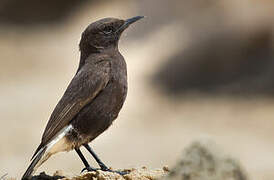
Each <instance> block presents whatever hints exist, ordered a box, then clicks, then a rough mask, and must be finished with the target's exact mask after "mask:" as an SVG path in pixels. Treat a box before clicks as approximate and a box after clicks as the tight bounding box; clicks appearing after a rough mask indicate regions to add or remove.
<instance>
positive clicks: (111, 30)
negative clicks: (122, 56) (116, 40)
mask: <svg viewBox="0 0 274 180" xmlns="http://www.w3.org/2000/svg"><path fill="white" fill-rule="evenodd" d="M103 32H104V34H110V33H112V32H113V29H112V27H110V26H106V27H104V29H103Z"/></svg>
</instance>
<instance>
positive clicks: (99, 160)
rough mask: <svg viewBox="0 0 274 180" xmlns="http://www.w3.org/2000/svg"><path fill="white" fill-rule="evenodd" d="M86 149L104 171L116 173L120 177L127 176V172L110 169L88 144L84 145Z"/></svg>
mask: <svg viewBox="0 0 274 180" xmlns="http://www.w3.org/2000/svg"><path fill="white" fill-rule="evenodd" d="M84 147H85V148H86V149H87V150H88V152H90V154H91V155H92V156H93V157H94V159H95V160H96V162H97V163H98V165H99V166H100V168H101V170H102V171H109V172H116V173H118V174H120V175H125V174H127V172H122V171H112V170H111V169H109V168H108V167H107V166H106V165H105V164H104V163H103V162H102V161H101V159H100V158H99V157H98V156H97V155H96V154H95V152H94V151H93V150H92V148H91V147H90V146H89V145H88V144H84Z"/></svg>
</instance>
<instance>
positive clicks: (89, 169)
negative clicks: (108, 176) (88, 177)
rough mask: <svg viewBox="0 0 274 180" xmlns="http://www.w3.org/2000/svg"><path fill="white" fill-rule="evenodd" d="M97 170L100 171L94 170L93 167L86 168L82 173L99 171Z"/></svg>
mask: <svg viewBox="0 0 274 180" xmlns="http://www.w3.org/2000/svg"><path fill="white" fill-rule="evenodd" d="M97 170H100V169H98V168H93V167H85V168H84V169H82V171H81V173H83V172H84V171H88V172H90V171H97Z"/></svg>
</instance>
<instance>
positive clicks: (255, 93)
mask: <svg viewBox="0 0 274 180" xmlns="http://www.w3.org/2000/svg"><path fill="white" fill-rule="evenodd" d="M273 10H274V3H273V1H271V0H261V1H258V0H226V1H218V0H206V1H205V0H194V1H188V0H170V1H166V0H139V1H133V0H128V1H126V0H113V1H106V0H105V1H104V0H103V1H93V0H90V1H87V0H83V1H77V0H58V1H55V0H48V1H39V2H38V1H36V0H29V1H23V0H2V1H0V59H1V61H0V83H1V84H0V92H1V93H0V99H1V103H0V114H1V126H0V132H1V133H0V142H1V146H0V176H1V175H3V174H5V173H8V175H9V176H10V177H16V178H20V177H21V175H22V174H23V173H24V171H25V170H26V168H27V166H28V165H29V163H30V162H29V160H30V158H31V156H32V155H33V153H34V150H35V149H36V147H37V146H38V145H39V143H40V139H41V136H42V132H43V130H44V128H45V126H46V123H47V121H48V118H49V116H50V114H51V112H52V111H53V109H54V107H55V105H56V104H57V102H58V100H59V99H60V98H61V96H62V94H63V92H64V91H65V89H66V87H67V85H68V83H69V82H70V80H71V79H72V77H73V75H74V74H75V72H76V70H77V67H78V63H79V51H78V49H79V48H78V43H79V40H80V35H81V33H82V31H83V30H84V29H85V27H86V26H87V25H88V24H89V23H91V22H93V21H96V20H98V19H100V18H103V17H117V18H124V19H125V18H129V17H132V16H136V15H145V16H146V18H145V19H143V20H141V21H140V22H138V23H136V24H134V25H133V26H132V27H130V28H129V29H128V30H127V31H126V32H125V33H124V34H123V36H122V38H121V41H120V46H119V48H120V51H121V53H122V54H123V55H124V57H125V59H126V61H127V65H128V80H129V91H128V97H127V100H126V103H125V104H124V107H123V109H122V111H121V112H120V115H119V117H118V119H117V120H116V121H115V122H114V124H113V126H112V127H110V128H109V130H108V131H106V132H105V133H103V134H102V135H101V136H99V137H98V138H97V139H96V140H95V141H94V142H92V143H91V144H92V146H93V148H94V150H95V151H96V152H97V154H98V155H99V156H100V157H101V159H102V160H103V161H104V162H105V163H106V164H107V165H109V166H111V167H113V168H115V169H118V168H131V167H142V166H147V167H149V168H161V167H163V166H164V165H168V166H170V167H172V165H173V164H174V163H175V162H176V158H178V157H179V155H180V153H181V152H182V150H183V149H184V147H186V146H187V145H188V144H190V143H191V142H192V141H194V140H197V139H203V138H209V139H211V140H213V141H215V142H216V143H217V144H218V145H219V146H220V147H222V148H223V149H224V151H225V152H226V153H228V154H230V155H231V156H233V157H235V158H236V159H238V160H239V161H240V162H241V164H242V166H243V167H244V169H245V170H246V172H247V174H248V176H249V177H250V179H263V180H270V179H273V178H274V153H273V152H274V143H273V142H274V131H273V129H274V121H273V116H274V111H273V109H274V78H273V76H274V51H273V50H274V49H273V25H272V24H273V18H274V11H273ZM85 154H86V157H87V158H88V159H89V161H90V162H91V164H93V165H94V166H95V165H96V164H95V163H94V161H93V159H92V157H91V156H90V155H89V154H87V153H85ZM82 168H83V164H82V162H81V161H80V159H79V157H78V156H77V154H76V153H75V152H69V153H59V154H58V155H55V156H53V157H51V158H50V159H49V160H48V161H47V162H46V163H44V164H43V165H42V167H41V168H39V170H38V172H42V171H46V172H47V173H50V174H52V173H53V172H55V171H56V170H63V171H64V172H65V173H66V174H68V175H77V174H79V173H80V171H81V170H82Z"/></svg>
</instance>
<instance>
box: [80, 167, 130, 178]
mask: <svg viewBox="0 0 274 180" xmlns="http://www.w3.org/2000/svg"><path fill="white" fill-rule="evenodd" d="M97 170H101V171H106V172H112V173H117V174H120V175H121V176H123V175H126V174H128V173H129V172H127V171H114V170H111V169H109V168H108V167H106V166H101V168H94V167H90V166H89V167H85V168H84V169H82V171H81V173H82V172H84V171H88V172H91V171H97Z"/></svg>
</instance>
